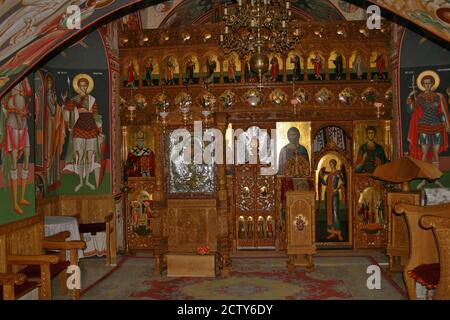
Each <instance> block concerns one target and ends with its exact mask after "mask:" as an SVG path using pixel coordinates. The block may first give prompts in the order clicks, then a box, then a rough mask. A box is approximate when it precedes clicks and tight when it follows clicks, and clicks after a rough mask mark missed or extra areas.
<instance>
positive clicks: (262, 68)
mask: <svg viewBox="0 0 450 320" xmlns="http://www.w3.org/2000/svg"><path fill="white" fill-rule="evenodd" d="M230 11H231V10H230ZM233 11H234V12H232V13H231V12H230V13H229V12H228V8H227V7H225V8H224V15H223V21H224V24H225V29H224V31H223V33H222V34H221V35H220V47H221V48H222V49H223V51H224V53H225V54H226V55H228V54H231V53H232V52H236V53H237V54H238V55H239V57H240V59H244V58H247V57H250V60H249V61H250V68H251V69H252V71H253V72H255V73H256V74H257V75H258V76H259V78H260V82H261V77H262V74H264V73H265V72H267V71H268V69H269V58H268V54H269V53H273V54H275V53H277V54H281V55H286V54H287V53H288V52H289V51H290V50H293V49H294V47H295V45H296V44H297V43H298V42H299V40H300V29H299V28H298V27H295V28H292V29H291V27H290V21H291V16H292V11H291V3H290V1H286V0H246V1H243V0H238V2H237V6H236V8H235V10H233Z"/></svg>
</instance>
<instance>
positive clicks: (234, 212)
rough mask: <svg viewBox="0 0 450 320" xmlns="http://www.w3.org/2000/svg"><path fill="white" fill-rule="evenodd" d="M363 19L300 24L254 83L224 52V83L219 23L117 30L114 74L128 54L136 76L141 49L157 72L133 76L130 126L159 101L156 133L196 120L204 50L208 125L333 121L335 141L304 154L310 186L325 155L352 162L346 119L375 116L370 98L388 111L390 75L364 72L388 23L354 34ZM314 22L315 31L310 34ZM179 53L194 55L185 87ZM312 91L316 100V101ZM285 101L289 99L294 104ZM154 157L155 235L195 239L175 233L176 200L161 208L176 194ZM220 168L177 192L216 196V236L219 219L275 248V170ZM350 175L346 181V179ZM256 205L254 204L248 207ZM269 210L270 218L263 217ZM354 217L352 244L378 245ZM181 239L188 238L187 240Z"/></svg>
mask: <svg viewBox="0 0 450 320" xmlns="http://www.w3.org/2000/svg"><path fill="white" fill-rule="evenodd" d="M364 27H365V23H362V22H345V21H343V22H329V23H328V22H321V23H312V22H308V23H301V24H300V28H301V30H302V39H301V41H300V45H299V46H297V48H296V49H295V51H292V52H289V53H287V54H286V55H284V56H277V58H278V59H279V66H280V70H279V75H280V76H279V77H278V79H277V80H278V81H266V79H265V80H264V81H263V83H262V87H259V84H258V83H250V82H245V81H246V79H245V78H246V77H245V76H244V73H245V64H246V63H247V61H248V57H246V58H244V59H242V60H239V59H238V57H237V56H235V57H234V59H235V60H236V61H235V63H236V66H237V69H236V70H234V71H235V72H236V75H235V76H236V80H237V81H236V82H235V81H232V82H229V79H228V70H229V68H228V63H229V62H228V60H229V58H230V57H228V56H225V55H224V54H223V52H222V51H221V49H220V48H219V45H218V43H219V41H218V40H219V34H220V32H221V31H222V30H223V26H222V24H220V23H218V24H203V25H198V26H192V27H190V29H189V37H186V36H183V35H182V34H183V32H184V33H186V30H185V29H176V28H172V29H170V30H142V31H139V32H123V33H121V35H120V40H121V41H120V53H121V54H120V60H121V65H122V68H123V69H122V71H121V78H122V79H123V77H124V76H125V75H126V72H127V70H126V66H128V64H129V62H130V61H134V60H136V61H137V63H138V65H139V68H140V73H141V75H143V72H144V70H145V64H146V63H147V62H148V58H149V57H151V58H152V62H153V63H154V65H155V66H156V65H157V66H158V70H159V71H158V72H159V74H158V72H156V74H154V78H153V83H154V84H155V85H153V86H149V85H145V83H144V80H145V79H144V78H143V77H142V76H141V77H140V79H139V81H138V85H137V88H136V89H135V90H134V95H142V96H143V97H144V98H145V101H147V102H149V101H150V102H151V103H147V105H146V106H145V107H144V108H143V109H142V111H138V112H137V116H136V117H135V119H134V121H133V124H135V125H144V124H147V125H148V124H158V123H160V122H161V117H160V112H161V110H162V109H163V111H164V112H168V115H167V117H166V118H165V121H166V122H165V124H164V126H158V127H161V128H162V131H164V132H165V133H164V134H166V133H167V132H168V131H169V130H171V129H176V128H180V127H183V128H186V127H187V128H188V129H189V128H191V127H192V124H193V121H194V120H198V121H202V120H204V115H203V114H202V111H204V108H203V107H202V105H201V103H200V102H201V101H199V99H198V97H200V96H201V95H202V94H204V92H205V87H204V85H205V83H204V81H203V79H202V77H203V76H204V75H205V74H206V70H207V65H206V63H207V60H208V59H207V58H208V57H209V56H211V57H214V59H215V61H216V63H217V65H216V69H215V73H214V83H208V87H207V90H208V92H209V93H210V94H211V95H212V96H214V97H217V101H216V103H215V105H214V112H213V113H211V115H210V120H211V121H210V123H209V124H210V126H211V127H219V122H220V121H222V120H220V121H219V120H218V119H219V118H220V117H225V118H226V120H225V122H223V121H222V122H223V123H222V122H220V126H226V125H227V124H228V123H232V124H233V128H241V129H243V130H246V129H247V128H249V127H252V126H258V127H260V128H263V127H264V128H269V129H270V128H274V127H275V123H276V122H283V121H311V141H314V137H316V135H317V134H318V133H319V131H320V130H321V129H323V128H326V127H333V126H334V127H339V128H341V129H342V132H343V133H344V138H343V139H344V141H343V144H339V143H333V141H328V143H327V144H326V145H324V146H323V148H321V149H320V150H314V151H315V152H311V154H310V157H311V166H310V168H309V171H310V174H311V177H310V184H311V185H313V184H314V183H313V180H314V179H313V177H312V176H314V174H315V170H316V169H317V165H318V161H320V159H321V158H322V157H323V156H324V155H325V154H327V153H330V152H332V153H333V152H334V153H336V154H339V155H340V156H341V157H342V158H343V160H345V162H346V163H348V164H352V163H353V160H352V159H353V143H352V140H353V122H354V121H357V120H371V119H376V110H375V108H374V106H373V102H375V101H377V102H382V103H383V104H384V105H385V109H384V111H385V112H384V114H382V115H381V116H380V119H391V118H392V86H391V83H390V81H389V80H376V79H372V74H373V73H374V72H375V71H374V67H373V61H372V60H373V56H376V55H375V53H376V54H380V55H382V56H383V58H384V59H385V61H386V62H387V64H389V63H390V55H389V52H390V50H389V46H388V43H389V28H384V29H383V32H381V31H380V30H371V31H369V32H363V33H362V32H360V29H362V28H364ZM318 30H320V32H316V31H318ZM366 31H367V30H366ZM143 38H148V41H142V39H143ZM125 39H126V40H127V41H125ZM336 51H339V52H340V53H341V54H342V56H343V61H344V66H343V67H344V70H343V72H342V75H343V78H342V79H341V80H334V79H335V77H334V76H331V75H332V74H333V73H334V71H335V69H334V68H333V67H332V66H331V65H329V64H330V61H332V59H333V55H334V54H335V52H336ZM315 52H318V54H319V55H320V56H322V59H323V67H322V74H323V75H324V80H314V79H313V78H314V75H313V74H312V73H311V72H312V71H313V70H312V69H311V66H309V67H308V64H307V62H308V60H309V59H310V57H311V55H314V53H315ZM357 52H359V53H360V54H361V57H362V60H363V69H364V77H363V79H357V77H356V76H355V73H356V72H355V70H353V66H352V61H353V60H354V59H355V55H356V53H357ZM294 54H295V55H298V56H299V58H300V60H301V70H300V74H301V79H304V80H296V81H295V83H292V82H288V81H289V80H290V79H291V77H292V76H291V73H292V72H293V71H294V70H293V63H292V62H291V57H292V56H293V55H294ZM169 57H171V59H172V60H173V61H176V66H175V68H174V75H173V76H174V80H175V82H174V84H173V85H170V84H164V79H165V78H166V76H167V75H166V69H167V66H166V62H167V60H168V58H169ZM188 57H192V58H193V59H194V60H195V63H196V66H195V72H194V77H193V82H192V83H189V85H188V86H186V85H185V83H184V80H185V79H186V74H187V73H186V72H187V69H186V61H188ZM370 65H372V67H373V70H369V69H368V67H369V66H370ZM155 70H156V69H155ZM392 70H393V69H392V68H391V67H388V68H386V70H385V72H387V73H388V74H390V73H391V72H392ZM239 71H240V74H239ZM308 75H309V77H308ZM311 75H312V76H311ZM308 78H309V79H308ZM205 79H206V78H205ZM177 81H178V82H177ZM121 83H122V88H121V96H123V97H127V96H129V90H130V88H129V87H125V86H123V84H124V82H123V81H121ZM177 83H178V84H177ZM163 92H164V94H166V95H167V100H164V101H165V102H167V101H169V102H170V103H169V104H166V103H165V104H164V106H163V108H161V105H160V104H158V101H159V102H160V101H161V99H159V97H160V96H161V93H163ZM180 92H185V93H188V94H189V96H190V97H191V98H190V104H189V110H188V111H189V112H188V113H186V115H187V116H186V117H183V113H182V112H181V111H182V110H180V108H179V106H180V105H179V104H178V105H177V104H176V103H177V101H175V100H176V97H177V96H179V94H180ZM317 97H319V98H320V99H319V100H317V99H316V98H317ZM141 98H142V97H141V96H138V99H141ZM178 100H180V99H178ZM292 101H295V103H296V106H295V109H294V107H293V105H292ZM178 102H179V101H178ZM141 105H142V104H141ZM127 113H128V111H127V110H126V108H123V109H122V110H121V119H122V124H123V125H125V124H130V121H129V119H128V118H127ZM220 130H222V129H220ZM160 143H161V147H160V148H161V150H160V151H159V152H156V153H157V156H158V154H159V155H160V156H161V157H165V156H164V155H165V154H168V151H167V150H165V146H164V144H165V139H164V138H163V135H162V136H161V137H160ZM157 163H158V165H159V166H160V167H161V168H160V171H161V173H162V177H161V178H160V180H159V182H157V183H159V184H160V186H159V187H158V188H159V191H158V192H160V194H161V199H160V200H162V199H163V198H164V200H163V201H161V202H159V203H158V206H160V208H159V209H158V210H157V212H158V214H160V215H161V223H162V227H161V228H162V230H163V234H164V235H167V236H169V237H170V238H171V239H169V242H170V243H171V246H172V247H173V243H174V242H173V241H174V238H173V237H174V236H173V235H174V234H176V236H175V237H178V238H179V237H185V238H186V239H187V240H189V237H194V238H195V236H194V235H192V234H191V235H188V234H187V233H186V234H184V233H180V232H181V231H180V229H179V228H180V227H181V225H180V224H174V223H173V221H176V220H177V219H179V218H178V217H179V214H180V213H179V212H181V211H183V210H182V208H178V209H176V210H175V209H170V207H167V201H166V200H165V199H166V197H167V196H169V198H173V199H178V198H179V197H180V195H177V194H171V195H170V194H169V192H168V191H169V190H168V189H167V188H168V187H169V184H168V180H167V177H168V176H169V174H168V162H167V159H160V161H157ZM292 167H293V168H292V172H293V173H294V175H299V174H300V173H299V172H298V170H297V171H296V169H295V168H294V167H295V164H294V165H292ZM222 169H224V168H220V166H217V170H216V173H215V174H216V177H217V179H216V180H217V181H216V183H218V184H219V185H216V188H215V189H214V192H211V193H209V194H207V193H200V194H194V193H193V192H191V191H189V192H186V193H184V194H183V195H181V198H189V197H190V198H193V197H197V196H198V197H197V198H203V200H205V201H206V200H208V199H207V198H208V197H209V198H211V197H214V196H216V198H217V197H221V198H220V199H218V200H219V203H220V205H219V206H218V207H217V216H218V218H217V228H219V233H220V234H221V235H225V234H226V233H227V232H225V229H227V224H228V226H229V227H228V230H229V231H228V232H229V233H230V234H231V235H232V238H233V240H234V241H235V242H234V243H233V247H234V248H236V247H237V246H241V245H244V246H246V245H248V246H254V245H268V246H275V245H276V247H277V249H279V250H282V249H283V248H285V247H286V234H285V231H286V230H285V229H284V231H283V229H282V231H280V226H281V225H283V224H284V221H278V219H279V216H280V214H279V213H280V209H281V199H280V180H279V179H278V178H277V177H272V178H271V179H269V180H267V181H266V180H258V178H257V175H256V174H255V173H254V171H253V170H255V169H254V168H252V167H251V166H248V165H234V166H227V168H226V169H227V175H228V176H227V179H226V182H220V179H221V178H220V175H221V173H220V172H221V171H220V170H222ZM305 169H306V168H305ZM347 169H348V170H349V172H350V171H352V167H351V165H348V166H347ZM156 171H158V170H156ZM350 175H351V174H350ZM350 175H349V179H351V178H352V177H351V176H350ZM222 179H223V178H222ZM157 180H158V178H157ZM362 180H363V179H362ZM350 182H351V180H350ZM350 182H349V186H350ZM368 183H369V182H368ZM220 184H222V185H225V188H224V187H223V186H222V187H221V186H220ZM369 184H370V183H369ZM264 187H265V188H266V189H264ZM358 188H359V189H358ZM361 188H363V186H362V185H361V186H360V187H356V186H355V187H353V186H352V187H351V189H349V192H348V197H349V199H347V200H348V204H349V206H350V210H351V212H349V214H350V215H351V217H350V218H352V217H353V218H355V217H356V214H357V212H356V210H357V206H356V205H355V206H354V204H355V203H356V202H355V201H357V200H358V199H357V196H358V195H359V193H360V192H361V190H360V189H361ZM363 189H364V188H363ZM223 192H227V195H226V197H224V195H223ZM261 195H264V196H261ZM225 198H226V202H227V203H228V209H227V208H226V207H227V205H226V204H223V203H222V202H223V201H225V200H224V199H225ZM199 200H201V199H199ZM170 201H173V200H170ZM219 207H220V208H219ZM353 207H354V208H353ZM256 208H259V209H256ZM260 209H261V210H260ZM258 210H260V211H259V212H258ZM264 210H265V211H264ZM183 212H187V211H183ZM241 216H242V217H243V220H244V223H243V226H244V227H243V229H242V230H240V225H239V223H240V217H241ZM260 217H262V219H263V220H264V221H263V220H262V219H260ZM269 217H270V218H271V219H273V220H270V219H269V220H268V218H269ZM250 218H251V230H250V231H249V229H248V226H249V224H248V223H247V222H249V221H250V220H249V221H248V219H250ZM194 220H195V219H194ZM258 221H259V224H258ZM267 221H271V223H272V222H273V225H272V227H273V237H272V238H270V239H269V238H268V237H264V238H263V239H264V241H266V242H264V241H260V238H258V228H259V230H263V231H264V235H267V233H268V231H267V230H268V229H267V225H268V224H267ZM354 221H355V225H354V226H353V228H354V230H353V229H352V230H349V232H350V234H353V232H355V237H350V238H353V239H354V242H353V244H354V245H355V246H357V247H368V243H375V246H377V247H378V246H381V243H383V241H384V242H385V241H386V240H385V238H383V237H382V236H380V237H378V238H376V239H375V240H373V239H372V238H370V237H368V236H367V237H366V236H365V235H364V234H362V233H358V232H359V231H360V230H362V228H363V226H359V225H357V222H356V221H357V219H356V218H355V219H354ZM196 223H199V221H197V220H195V221H191V224H196ZM264 223H265V227H264ZM280 224H281V225H280ZM275 230H276V232H275ZM249 232H250V233H251V237H250V238H249V237H248V234H249ZM239 233H241V236H239ZM359 235H361V237H359ZM384 237H385V236H384ZM369 238H370V239H369ZM191 240H192V241H193V239H191ZM191 240H189V241H191ZM223 241H225V240H223ZM203 245H204V244H203ZM230 246H231V245H230Z"/></svg>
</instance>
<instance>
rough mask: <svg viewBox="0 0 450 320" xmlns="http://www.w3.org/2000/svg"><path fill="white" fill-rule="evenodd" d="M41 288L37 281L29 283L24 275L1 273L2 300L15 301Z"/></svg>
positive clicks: (0, 289)
mask: <svg viewBox="0 0 450 320" xmlns="http://www.w3.org/2000/svg"><path fill="white" fill-rule="evenodd" d="M37 287H39V282H37V281H27V277H26V276H25V275H24V274H23V273H0V300H15V299H18V298H20V297H22V296H24V295H25V294H27V293H28V292H30V291H32V290H34V289H36V288H37Z"/></svg>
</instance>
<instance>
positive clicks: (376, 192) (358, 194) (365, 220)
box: [353, 174, 388, 249]
mask: <svg viewBox="0 0 450 320" xmlns="http://www.w3.org/2000/svg"><path fill="white" fill-rule="evenodd" d="M353 185H354V187H353V190H354V192H355V193H354V198H353V201H354V205H353V207H354V208H355V210H354V211H355V213H354V214H355V217H354V221H355V223H354V228H355V233H354V234H355V240H354V241H355V248H358V249H359V248H384V247H385V246H386V243H387V235H388V208H387V199H386V195H385V191H384V187H383V184H382V182H380V181H378V180H374V179H372V178H370V176H369V175H367V174H358V175H355V176H354V177H353Z"/></svg>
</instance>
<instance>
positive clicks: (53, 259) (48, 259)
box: [7, 254, 59, 265]
mask: <svg viewBox="0 0 450 320" xmlns="http://www.w3.org/2000/svg"><path fill="white" fill-rule="evenodd" d="M7 261H8V263H9V264H17V265H26V264H30V265H37V264H44V263H48V264H55V263H58V262H59V257H58V256H55V255H50V254H41V255H36V256H20V255H8V257H7Z"/></svg>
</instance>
